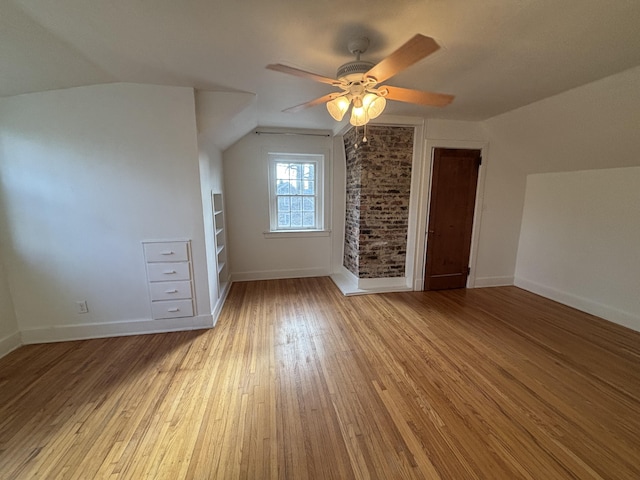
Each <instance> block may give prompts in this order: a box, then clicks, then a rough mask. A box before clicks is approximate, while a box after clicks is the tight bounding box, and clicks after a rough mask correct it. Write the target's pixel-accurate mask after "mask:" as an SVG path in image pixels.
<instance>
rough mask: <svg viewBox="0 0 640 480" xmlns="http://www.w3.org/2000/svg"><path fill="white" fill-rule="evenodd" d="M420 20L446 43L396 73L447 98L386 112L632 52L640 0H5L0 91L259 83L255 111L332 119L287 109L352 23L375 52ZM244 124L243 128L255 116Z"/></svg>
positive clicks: (292, 120)
mask: <svg viewBox="0 0 640 480" xmlns="http://www.w3.org/2000/svg"><path fill="white" fill-rule="evenodd" d="M415 33H422V34H424V35H428V36H431V37H433V38H435V39H436V41H438V43H439V44H440V45H441V46H442V48H441V50H440V51H438V52H436V53H435V54H433V55H432V56H430V57H427V58H426V59H424V60H422V61H421V62H419V63H418V64H416V65H414V66H413V67H411V68H409V69H408V70H406V71H405V72H403V73H401V74H399V75H397V76H396V77H394V78H392V79H391V80H389V81H388V82H387V83H388V84H390V85H396V86H402V87H407V88H414V89H419V90H430V91H435V92H442V93H450V94H454V95H455V96H456V99H455V100H454V103H453V104H452V105H450V106H448V107H446V108H444V109H435V108H427V107H418V106H413V105H408V104H403V103H398V102H390V103H389V106H388V107H387V112H388V113H392V114H402V115H419V116H424V117H428V118H446V119H461V120H480V119H486V118H490V117H492V116H495V115H497V114H500V113H503V112H506V111H509V110H512V109H514V108H517V107H520V106H523V105H526V104H529V103H531V102H534V101H536V100H539V99H542V98H545V97H548V96H551V95H554V94H557V93H560V92H562V91H565V90H568V89H570V88H573V87H576V86H579V85H583V84H585V83H588V82H591V81H594V80H597V79H600V78H603V77H606V76H608V75H611V74H614V73H617V72H620V71H623V70H626V69H628V68H631V67H634V66H636V65H640V1H638V0H388V1H382V0H344V1H337V0H182V1H180V0H56V1H51V0H3V1H2V2H1V3H0V95H1V96H9V95H16V94H20V93H28V92H35V91H43V90H50V89H58V88H66V87H71V86H78V85H90V84H96V83H106V82H115V81H122V82H139V83H151V84H164V85H176V86H189V87H195V88H197V89H199V90H205V91H227V92H229V91H240V92H246V93H250V94H255V99H256V100H255V111H256V112H257V123H258V124H259V125H264V126H288V127H293V126H295V127H306V128H324V129H330V128H332V127H333V125H334V122H333V120H332V119H331V118H330V117H329V115H328V114H327V112H326V110H325V109H324V107H322V106H318V107H314V108H311V109H308V110H306V111H304V112H302V113H297V114H292V113H282V112H281V110H282V109H284V108H287V107H290V106H293V105H296V104H299V103H303V102H305V101H307V100H310V99H313V98H315V97H319V96H321V95H324V94H325V93H329V92H330V91H332V87H331V86H329V85H324V84H319V83H314V82H312V81H309V80H306V79H302V78H296V77H290V76H288V75H284V74H281V73H278V72H272V71H268V70H266V69H265V68H264V67H265V66H266V65H267V64H269V63H285V64H288V65H291V66H295V67H298V68H302V69H306V70H310V71H313V72H316V73H319V74H322V75H325V76H330V77H333V76H334V75H335V71H336V69H337V67H338V66H340V65H341V64H342V63H345V62H347V61H349V60H351V59H352V56H351V55H350V54H349V52H348V51H347V48H346V44H347V42H348V40H349V39H350V38H352V37H354V36H361V35H366V36H368V37H369V38H370V40H371V47H370V49H369V51H367V53H366V54H365V55H364V56H363V59H365V60H370V61H374V62H377V61H379V60H381V59H382V58H383V57H384V56H385V55H387V54H389V53H391V52H392V51H393V50H395V49H396V48H398V47H399V46H400V45H402V44H403V43H404V42H405V41H407V40H408V39H409V38H410V37H411V36H413V35H414V34H415ZM249 128H251V127H249Z"/></svg>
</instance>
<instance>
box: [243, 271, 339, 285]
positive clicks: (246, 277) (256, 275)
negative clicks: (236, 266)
mask: <svg viewBox="0 0 640 480" xmlns="http://www.w3.org/2000/svg"><path fill="white" fill-rule="evenodd" d="M329 273H330V272H329V270H327V269H326V268H301V269H295V270H257V271H254V272H234V273H232V274H231V281H232V282H250V281H253V280H277V279H282V278H303V277H326V276H328V275H329Z"/></svg>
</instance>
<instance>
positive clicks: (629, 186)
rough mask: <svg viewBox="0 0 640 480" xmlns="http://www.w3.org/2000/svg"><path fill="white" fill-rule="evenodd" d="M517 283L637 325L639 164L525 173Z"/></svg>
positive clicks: (639, 289)
mask: <svg viewBox="0 0 640 480" xmlns="http://www.w3.org/2000/svg"><path fill="white" fill-rule="evenodd" d="M516 285H519V286H522V287H523V288H526V289H528V290H532V291H534V292H536V293H539V294H541V295H544V296H546V297H549V298H552V299H554V300H557V301H559V302H562V303H565V304H568V305H571V306H574V307H576V308H579V309H581V310H585V311H587V312H590V313H593V314H594V315H598V316H601V317H604V318H607V319H609V320H612V321H614V322H617V323H621V324H623V325H626V326H627V327H630V328H634V329H635V330H639V331H640V167H627V168H615V169H605V170H587V171H579V172H566V173H546V174H534V175H529V176H528V177H527V190H526V196H525V207H524V214H523V218H522V229H521V235H520V245H519V248H518V262H517V266H516Z"/></svg>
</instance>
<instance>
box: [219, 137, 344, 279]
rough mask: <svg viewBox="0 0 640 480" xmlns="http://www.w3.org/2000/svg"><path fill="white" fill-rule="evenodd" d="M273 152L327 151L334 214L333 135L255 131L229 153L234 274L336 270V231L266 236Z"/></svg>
mask: <svg viewBox="0 0 640 480" xmlns="http://www.w3.org/2000/svg"><path fill="white" fill-rule="evenodd" d="M269 151H273V152H300V153H322V154H324V155H325V178H326V179H327V180H326V181H325V186H326V187H327V192H328V193H327V195H328V200H329V204H328V208H327V210H326V213H327V215H329V217H331V211H332V210H331V202H330V199H331V180H330V179H331V176H332V139H331V138H330V137H325V136H299V135H258V134H255V133H249V134H248V135H246V136H244V137H243V138H242V139H240V140H239V141H238V142H236V143H235V144H234V145H233V146H231V147H230V148H228V149H227V150H225V152H224V154H223V158H224V187H225V188H224V191H225V195H226V201H225V208H226V213H227V217H226V218H227V231H228V232H227V240H228V247H229V255H230V258H229V261H230V265H231V274H232V279H233V280H253V279H262V278H286V277H300V276H319V275H328V274H329V273H330V271H331V267H330V265H331V235H325V236H312V237H278V238H266V237H265V235H264V232H268V231H269V193H268V168H267V166H268V164H267V153H268V152H269ZM330 220H331V219H330V218H329V225H331V221H330ZM329 228H331V227H329Z"/></svg>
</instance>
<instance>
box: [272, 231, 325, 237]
mask: <svg viewBox="0 0 640 480" xmlns="http://www.w3.org/2000/svg"><path fill="white" fill-rule="evenodd" d="M262 234H263V235H264V238H309V237H328V236H329V235H331V230H282V231H274V232H262Z"/></svg>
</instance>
